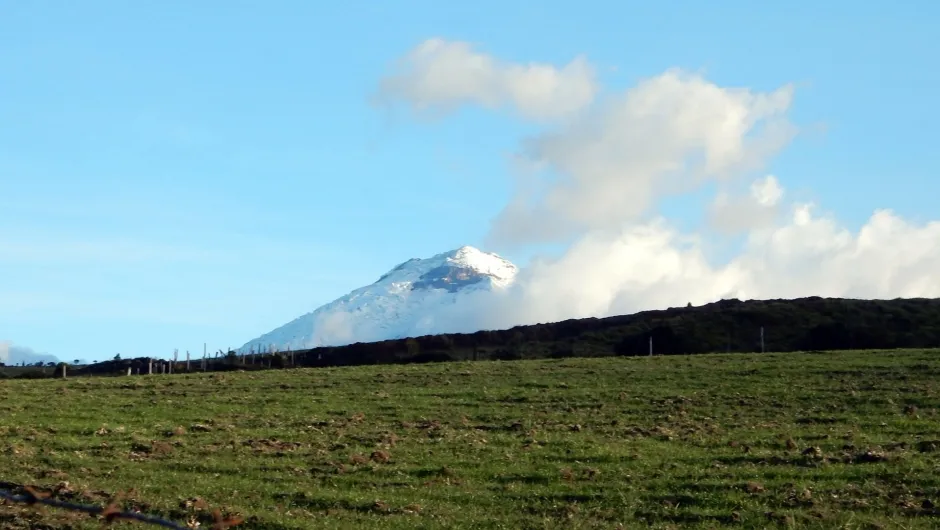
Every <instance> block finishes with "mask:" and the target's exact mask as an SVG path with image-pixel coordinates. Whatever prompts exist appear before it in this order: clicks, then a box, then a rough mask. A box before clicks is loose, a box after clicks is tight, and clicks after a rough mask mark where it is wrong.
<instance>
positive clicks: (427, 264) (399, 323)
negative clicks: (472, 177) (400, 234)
mask: <svg viewBox="0 0 940 530" xmlns="http://www.w3.org/2000/svg"><path fill="white" fill-rule="evenodd" d="M517 272H518V268H517V267H516V266H515V265H513V264H512V263H510V262H509V261H507V260H505V259H503V258H501V257H500V256H498V255H496V254H491V253H488V252H483V251H481V250H478V249H476V248H473V247H469V246H464V247H461V248H459V249H457V250H452V251H450V252H444V253H441V254H438V255H436V256H432V257H430V258H427V259H418V258H414V259H410V260H408V261H406V262H404V263H402V264H400V265H398V266H397V267H395V268H394V269H392V270H390V271H389V272H387V273H386V274H384V275H382V277H381V278H379V279H378V281H376V282H375V283H373V284H372V285H367V286H365V287H362V288H359V289H356V290H355V291H353V292H351V293H349V294H347V295H346V296H343V297H341V298H338V299H336V300H334V301H333V302H330V303H328V304H326V305H324V306H321V307H320V308H318V309H316V310H314V311H313V312H311V313H307V314H306V315H303V316H301V317H299V318H297V319H295V320H293V321H292V322H289V323H287V324H285V325H283V326H281V327H279V328H277V329H275V330H273V331H271V332H269V333H266V334H264V335H262V336H260V337H258V338H257V339H254V340H252V341H249V342H248V343H246V344H245V345H244V346H242V347H241V348H240V349H239V351H240V352H248V351H251V350H254V351H260V350H265V351H266V350H268V349H269V348H271V347H272V346H273V347H276V348H277V349H279V350H281V351H283V350H285V349H287V348H288V347H289V348H291V349H295V350H296V349H301V348H312V347H317V346H340V345H343V344H351V343H354V342H371V341H378V340H386V339H397V338H403V337H408V336H420V335H426V334H430V333H438V332H445V331H453V330H451V329H443V330H442V329H441V328H440V326H441V323H440V322H436V321H435V319H434V316H435V313H436V312H438V311H439V310H441V309H442V308H445V307H447V306H449V305H453V304H458V303H459V302H460V301H461V300H463V299H465V298H466V297H467V296H469V295H471V294H472V293H478V292H480V291H494V290H503V289H505V288H506V287H508V286H509V285H511V284H512V282H513V280H514V279H515V277H516V273H517Z"/></svg>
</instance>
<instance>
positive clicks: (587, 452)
mask: <svg viewBox="0 0 940 530" xmlns="http://www.w3.org/2000/svg"><path fill="white" fill-rule="evenodd" d="M938 355H940V352H937V351H905V352H853V353H849V352H839V353H817V354H773V355H771V354H768V355H698V356H687V357H685V356H684V357H653V358H646V357H644V358H604V359H565V360H557V361H520V362H479V363H453V364H434V365H408V366H368V367H355V368H341V369H298V370H274V371H265V372H254V373H234V372H233V373H224V374H222V373H216V374H205V375H174V376H150V377H146V376H145V377H121V378H97V379H92V378H73V379H69V380H65V381H62V380H39V381H19V380H7V381H2V382H0V481H8V482H11V483H18V484H24V483H26V484H37V485H40V486H45V487H55V486H56V485H57V484H60V483H63V482H67V485H66V484H60V487H59V489H60V493H59V495H60V496H62V497H65V498H73V499H77V500H81V501H84V502H99V503H102V502H105V500H106V497H107V496H108V495H110V494H112V493H114V492H116V491H118V490H130V489H133V491H132V492H131V493H130V494H129V495H128V497H127V501H126V502H127V505H128V506H132V507H137V508H141V509H144V510H146V511H147V512H148V513H154V514H162V515H164V516H167V517H171V518H175V519H176V520H179V521H182V522H185V521H186V520H188V519H189V518H190V517H191V516H192V514H197V516H198V517H199V518H201V520H202V521H203V526H204V527H207V526H208V525H207V524H206V523H205V522H206V521H209V519H208V518H207V516H205V515H203V512H204V510H202V508H201V507H200V504H201V503H200V502H198V501H194V499H195V498H200V499H203V500H204V501H205V502H206V503H207V504H208V505H209V506H210V507H220V508H222V509H223V510H225V511H226V512H235V513H240V514H243V515H244V516H245V517H246V519H247V520H246V522H245V523H243V525H242V527H244V528H258V529H260V528H267V529H288V528H436V527H459V528H507V529H516V528H559V527H565V528H636V527H644V528H645V527H649V526H652V527H653V528H678V527H682V528H716V527H734V528H768V527H770V528H773V527H778V526H779V527H784V526H789V527H793V528H938V527H940V511H938V509H937V508H936V507H935V504H934V503H936V504H938V505H940V416H938V415H937V409H938V408H940V377H938V376H940V356H938ZM194 503H195V505H194ZM0 527H2V528H69V527H71V528H85V527H88V528H96V527H98V526H97V523H94V521H93V520H91V519H89V518H87V517H84V518H82V517H78V516H73V515H72V514H70V513H68V512H64V511H61V510H55V509H51V508H46V507H43V508H38V509H37V508H31V507H19V506H12V505H0Z"/></svg>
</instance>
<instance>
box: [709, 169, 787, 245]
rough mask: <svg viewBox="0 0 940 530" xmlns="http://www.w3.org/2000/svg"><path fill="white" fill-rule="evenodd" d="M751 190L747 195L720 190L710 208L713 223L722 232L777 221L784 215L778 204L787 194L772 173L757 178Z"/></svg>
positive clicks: (711, 223) (710, 222) (747, 228)
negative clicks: (780, 215) (777, 218)
mask: <svg viewBox="0 0 940 530" xmlns="http://www.w3.org/2000/svg"><path fill="white" fill-rule="evenodd" d="M750 191H751V193H750V194H749V195H747V196H743V197H735V196H733V195H731V194H729V193H727V192H724V191H722V192H719V193H718V195H717V196H715V200H714V201H713V202H712V204H711V206H710V207H709V211H708V222H709V224H710V225H711V226H712V227H713V228H716V229H718V230H719V231H722V232H728V233H740V232H747V231H748V230H750V229H752V228H761V227H765V226H767V225H769V224H771V223H773V221H774V219H775V218H776V217H777V216H778V215H779V214H780V211H779V210H780V209H779V205H778V203H779V202H780V199H781V198H782V197H783V188H782V187H780V183H779V182H777V178H776V177H774V176H773V175H768V176H766V177H764V178H763V179H760V180H757V181H755V182H754V183H753V184H751V190H750Z"/></svg>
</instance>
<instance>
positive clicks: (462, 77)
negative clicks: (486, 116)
mask: <svg viewBox="0 0 940 530" xmlns="http://www.w3.org/2000/svg"><path fill="white" fill-rule="evenodd" d="M596 92H597V85H596V82H595V76H594V69H593V68H592V67H591V66H590V65H589V64H588V63H587V61H586V60H585V59H584V57H576V58H575V59H573V60H572V61H571V62H570V63H568V64H567V65H565V66H563V67H561V68H558V67H555V66H552V65H548V64H539V63H530V64H514V63H507V62H503V61H500V60H498V59H495V58H493V57H491V56H490V55H487V54H484V53H480V52H477V51H474V49H473V47H472V46H471V44H470V43H467V42H459V41H447V40H443V39H439V38H434V39H428V40H426V41H424V42H422V43H421V44H419V45H418V46H417V47H415V48H414V49H413V50H411V51H410V52H409V53H408V54H407V55H405V57H403V58H402V59H401V60H400V61H399V62H398V63H397V64H396V68H395V70H394V72H393V73H392V74H390V75H388V76H386V77H385V78H384V79H382V81H381V83H380V86H379V92H378V99H379V100H380V101H385V102H388V101H392V100H396V99H397V100H401V101H404V102H406V103H408V104H410V105H411V107H412V108H413V109H414V110H415V111H418V112H424V111H429V110H433V111H443V112H448V111H451V110H453V109H455V108H457V107H459V106H460V105H464V104H477V105H480V106H483V107H487V108H499V107H504V106H511V107H514V108H515V110H516V111H518V112H519V113H520V114H521V115H522V116H525V117H527V118H532V119H537V120H553V119H557V118H563V117H566V116H569V115H572V114H575V113H577V112H578V111H580V110H582V109H583V108H585V107H586V106H587V105H589V104H590V103H591V101H593V99H594V96H595V94H596Z"/></svg>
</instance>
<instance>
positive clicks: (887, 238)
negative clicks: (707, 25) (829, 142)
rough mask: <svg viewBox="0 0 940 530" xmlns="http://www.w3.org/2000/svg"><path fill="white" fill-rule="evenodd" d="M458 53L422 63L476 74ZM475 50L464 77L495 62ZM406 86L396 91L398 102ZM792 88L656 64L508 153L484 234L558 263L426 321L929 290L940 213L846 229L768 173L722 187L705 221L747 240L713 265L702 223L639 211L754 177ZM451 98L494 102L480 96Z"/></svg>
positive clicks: (453, 325) (881, 218)
mask: <svg viewBox="0 0 940 530" xmlns="http://www.w3.org/2000/svg"><path fill="white" fill-rule="evenodd" d="M455 56H456V57H457V59H455V60H453V61H448V60H445V59H446V57H444V58H442V57H443V56H438V59H439V61H438V62H437V63H435V64H438V65H439V68H441V70H440V71H441V72H444V71H446V72H448V73H449V76H450V78H451V79H464V80H465V81H466V80H472V79H477V78H476V77H474V75H477V74H473V73H472V72H467V71H465V70H466V69H468V65H470V64H472V62H471V61H468V60H465V59H463V58H462V57H463V56H462V55H461V54H455ZM485 59H486V60H485V61H484V60H482V59H481V60H480V61H479V62H480V63H481V64H483V65H484V66H480V65H479V64H477V66H476V67H475V68H476V71H479V70H483V71H488V68H489V67H485V65H486V64H489V62H488V61H490V62H491V61H495V60H494V59H490V58H485ZM471 70H472V69H471ZM462 76H466V77H462ZM471 84H472V83H471ZM428 85H432V84H431V83H428ZM457 86H466V83H458V84H457ZM467 90H468V91H469V90H470V89H467ZM471 92H472V93H474V94H477V93H484V94H485V93H486V91H475V90H474V91H471ZM410 93H411V92H409V91H402V92H400V93H399V97H404V98H405V99H406V100H408V94H410ZM450 93H451V94H452V95H451V96H449V97H448V98H443V99H445V100H448V101H452V100H455V99H459V98H457V97H456V96H453V94H457V93H458V88H456V87H455V88H453V89H452V92H450ZM468 93H470V92H468ZM401 94H405V95H401ZM793 95H794V94H793V89H792V87H791V86H784V87H781V88H779V89H777V90H774V91H771V92H766V93H764V92H756V91H752V90H748V89H744V88H728V87H721V86H718V85H716V84H714V83H712V82H709V81H707V80H705V79H704V78H702V77H699V76H696V75H691V74H688V73H684V72H681V71H679V70H667V71H666V72H664V73H662V74H661V75H658V76H655V77H651V78H649V79H646V80H644V81H642V82H640V83H639V84H638V85H637V86H636V87H634V88H632V89H630V90H627V91H626V92H625V93H623V94H621V95H619V96H615V97H612V98H611V99H609V100H606V101H598V102H596V103H595V104H594V106H593V107H592V108H590V109H587V110H586V111H585V112H584V113H582V114H581V115H579V116H578V117H576V118H575V119H573V120H571V121H570V122H567V123H565V124H563V125H562V126H561V127H560V128H557V129H554V130H550V131H545V132H543V133H542V134H540V135H537V136H536V137H534V138H530V139H528V140H527V141H525V142H524V144H523V145H524V147H523V149H521V152H520V155H519V160H518V161H519V162H521V165H524V166H526V167H527V168H528V169H529V171H527V172H525V173H524V174H523V175H522V176H521V177H520V179H519V182H517V192H516V194H515V196H514V197H513V199H512V201H511V202H510V203H509V204H507V205H506V207H505V208H504V210H503V211H502V212H501V213H500V214H499V216H498V217H497V218H496V219H495V220H494V223H493V226H492V230H491V234H490V235H491V240H492V241H494V242H496V243H503V244H506V243H510V244H530V243H537V242H544V241H547V242H567V241H574V243H572V244H571V245H570V246H569V247H568V248H567V250H566V251H565V252H564V253H563V254H562V255H561V256H560V257H558V258H557V259H545V260H537V261H536V262H534V263H533V264H531V265H530V266H529V267H527V268H526V269H524V270H523V271H521V272H520V275H519V277H518V279H517V282H516V284H515V285H514V286H513V287H512V288H511V289H509V290H508V291H507V292H505V293H503V294H495V295H494V294H481V295H475V296H474V297H472V298H471V299H469V300H468V301H467V302H466V303H464V304H460V305H457V306H454V307H451V308H447V309H443V310H440V309H439V308H435V311H436V313H435V315H434V316H433V318H434V321H435V324H434V326H433V327H434V328H435V329H434V330H435V331H439V332H444V331H472V330H474V329H479V328H506V327H510V326H513V325H517V324H527V323H535V322H547V321H558V320H563V319H567V318H578V317H588V316H606V315H611V314H623V313H630V312H634V311H638V310H645V309H654V308H664V307H669V306H680V305H685V304H686V303H687V302H692V303H694V304H699V303H705V302H710V301H714V300H718V299H721V298H731V297H736V298H741V299H751V298H778V297H781V298H793V297H801V296H813V295H818V296H847V297H858V298H894V297H940V274H937V271H940V221H934V222H928V223H921V224H917V223H913V222H910V221H907V220H905V219H903V218H901V217H900V216H898V215H897V214H895V213H893V212H892V211H890V210H878V211H875V212H874V213H873V214H872V216H871V218H870V219H868V221H867V222H866V223H865V224H864V226H863V227H862V228H861V229H860V230H858V231H852V230H849V229H848V228H846V227H844V226H842V225H840V224H839V222H838V221H837V220H836V219H835V218H834V217H832V216H831V215H827V214H825V212H823V213H819V212H818V209H817V207H816V206H815V205H812V204H804V203H786V202H785V201H784V196H785V193H784V189H783V186H782V185H781V183H780V182H779V181H778V179H777V178H776V177H775V176H765V177H763V178H760V179H757V180H755V181H753V183H752V185H751V188H750V193H749V194H748V195H746V196H735V195H732V194H729V193H728V192H727V191H722V192H720V193H719V194H718V195H717V197H716V198H715V199H714V202H713V203H712V205H711V208H710V210H709V212H708V221H709V222H710V225H711V226H712V227H713V228H717V229H719V230H721V231H729V232H736V233H743V234H744V236H745V243H744V246H743V248H742V249H741V251H740V253H738V254H737V255H736V256H734V257H732V258H731V259H728V260H726V261H724V262H722V263H716V262H714V261H712V260H710V259H709V258H708V255H707V253H706V252H705V249H706V248H708V242H709V233H710V232H703V233H698V234H683V233H681V232H679V231H677V229H676V228H675V227H674V226H673V225H671V224H670V223H669V222H668V220H666V219H662V218H660V217H656V216H655V215H653V217H652V218H651V217H650V214H651V213H652V212H653V211H654V209H655V206H656V203H657V201H658V200H659V199H660V198H662V197H664V196H667V195H670V194H681V193H685V192H688V191H692V190H694V189H696V188H697V187H699V186H701V185H702V184H704V183H706V182H716V183H718V184H719V188H720V189H722V190H726V189H727V188H728V186H729V185H730V184H733V183H734V182H735V181H740V180H742V179H747V178H752V177H753V174H754V173H755V172H756V171H758V170H760V169H761V168H762V167H763V166H764V165H765V164H766V162H767V161H768V160H769V159H770V158H771V157H772V156H773V155H774V154H776V153H777V152H779V151H780V150H781V149H783V148H784V147H785V146H786V144H787V143H788V142H789V141H790V139H792V137H793V136H794V134H795V133H796V128H795V126H793V125H792V124H791V123H790V122H789V120H788V118H787V113H788V111H789V108H790V105H791V102H792V100H793ZM464 99H466V100H468V101H475V102H476V103H479V104H481V105H483V106H494V105H492V100H489V99H486V98H482V97H478V98H476V99H474V98H471V97H464ZM426 325H427V323H425V326H426ZM426 329H427V328H426V327H425V329H423V330H422V331H425V330H426Z"/></svg>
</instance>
